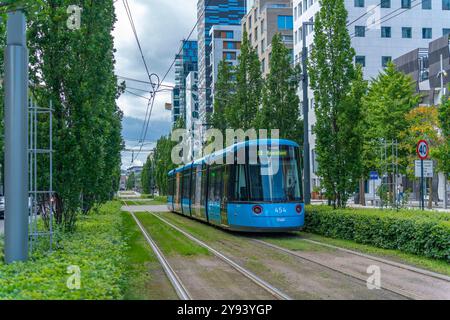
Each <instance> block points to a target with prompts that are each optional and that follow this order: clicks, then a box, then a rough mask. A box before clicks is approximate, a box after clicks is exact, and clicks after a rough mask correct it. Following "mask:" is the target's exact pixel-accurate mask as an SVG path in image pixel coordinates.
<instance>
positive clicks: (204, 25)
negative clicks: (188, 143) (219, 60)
mask: <svg viewBox="0 0 450 320" xmlns="http://www.w3.org/2000/svg"><path fill="white" fill-rule="evenodd" d="M245 8H246V5H245V0H198V3H197V17H198V21H199V23H198V30H197V31H198V86H199V88H202V90H200V91H199V110H200V118H201V119H202V121H203V122H205V121H206V113H207V112H212V92H211V89H210V88H211V83H212V81H213V80H212V78H213V76H212V66H211V62H210V58H211V51H210V50H211V36H210V31H211V28H212V27H213V26H214V25H240V24H241V19H242V17H243V16H244V14H245V10H246V9H245ZM203 88H204V89H203Z"/></svg>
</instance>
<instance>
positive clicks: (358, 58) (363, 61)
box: [355, 56, 366, 67]
mask: <svg viewBox="0 0 450 320" xmlns="http://www.w3.org/2000/svg"><path fill="white" fill-rule="evenodd" d="M355 64H360V65H361V66H362V67H365V66H366V57H365V56H356V57H355Z"/></svg>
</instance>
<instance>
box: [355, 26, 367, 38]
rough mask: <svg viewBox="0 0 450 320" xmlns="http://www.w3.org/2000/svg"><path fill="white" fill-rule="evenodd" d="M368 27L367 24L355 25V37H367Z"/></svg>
mask: <svg viewBox="0 0 450 320" xmlns="http://www.w3.org/2000/svg"><path fill="white" fill-rule="evenodd" d="M365 36H366V27H365V26H355V37H365Z"/></svg>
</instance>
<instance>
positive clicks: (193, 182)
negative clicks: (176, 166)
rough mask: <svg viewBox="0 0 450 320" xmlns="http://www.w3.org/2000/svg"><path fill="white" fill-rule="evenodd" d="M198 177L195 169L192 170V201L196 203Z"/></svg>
mask: <svg viewBox="0 0 450 320" xmlns="http://www.w3.org/2000/svg"><path fill="white" fill-rule="evenodd" d="M196 178H197V175H196V174H195V171H193V172H192V178H191V194H190V196H191V201H192V203H194V201H195V180H196Z"/></svg>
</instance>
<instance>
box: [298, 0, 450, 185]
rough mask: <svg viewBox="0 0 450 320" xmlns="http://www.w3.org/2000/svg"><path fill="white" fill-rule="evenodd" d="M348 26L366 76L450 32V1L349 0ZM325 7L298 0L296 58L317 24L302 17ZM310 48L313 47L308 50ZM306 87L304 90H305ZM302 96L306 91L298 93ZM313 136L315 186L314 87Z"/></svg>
mask: <svg viewBox="0 0 450 320" xmlns="http://www.w3.org/2000/svg"><path fill="white" fill-rule="evenodd" d="M345 5H346V8H347V10H348V24H347V28H348V30H349V32H350V36H351V38H352V45H353V47H354V49H355V51H356V57H355V63H359V64H361V65H362V66H363V70H364V76H365V78H366V79H371V78H373V77H376V76H377V75H378V73H379V72H380V70H382V69H383V68H384V67H385V65H386V64H387V63H388V62H389V61H391V60H392V59H394V58H396V57H399V56H401V55H403V54H405V53H407V52H409V51H411V50H414V49H416V48H426V47H428V43H429V42H430V41H432V40H434V39H437V38H440V37H442V36H443V35H444V34H448V33H449V32H450V0H423V1H421V0H345ZM319 9H320V4H319V1H318V0H294V1H293V16H294V59H295V61H296V62H298V63H300V62H301V54H302V47H303V41H302V37H303V31H305V32H306V46H307V47H308V48H309V49H310V48H311V45H312V43H313V35H314V32H313V28H312V27H305V30H303V27H302V25H303V22H314V17H315V15H316V14H317V12H318V11H319ZM309 52H310V50H309ZM300 90H301V89H300ZM299 96H300V99H301V100H302V99H303V94H302V92H299ZM309 99H310V104H309V107H310V109H309V124H310V129H309V141H310V146H311V155H310V156H311V185H312V186H318V185H319V183H320V182H319V179H318V177H317V175H316V174H315V173H316V172H317V168H318V164H317V161H316V154H315V150H314V149H315V137H314V135H313V134H312V128H313V126H314V124H315V122H316V118H315V114H314V100H313V92H312V91H311V90H309Z"/></svg>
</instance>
